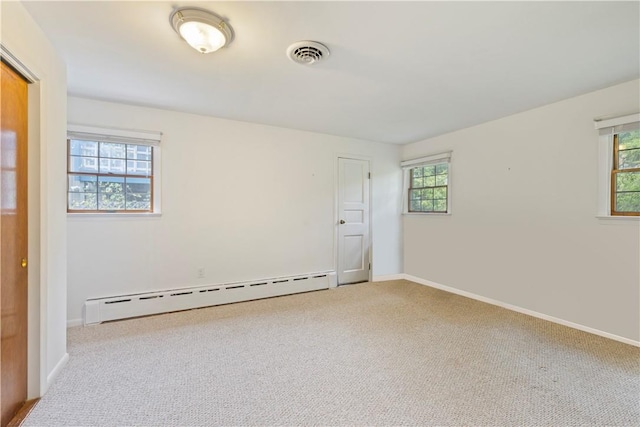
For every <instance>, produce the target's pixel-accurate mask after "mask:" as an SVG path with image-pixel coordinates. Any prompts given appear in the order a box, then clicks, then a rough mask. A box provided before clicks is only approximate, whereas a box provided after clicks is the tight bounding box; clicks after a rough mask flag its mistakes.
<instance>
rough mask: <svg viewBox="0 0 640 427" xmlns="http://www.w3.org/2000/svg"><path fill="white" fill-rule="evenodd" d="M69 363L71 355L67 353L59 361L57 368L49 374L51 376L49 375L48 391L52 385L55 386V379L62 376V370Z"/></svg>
mask: <svg viewBox="0 0 640 427" xmlns="http://www.w3.org/2000/svg"><path fill="white" fill-rule="evenodd" d="M68 361H69V353H65V354H64V356H62V358H61V359H60V360H59V361H58V363H57V364H56V366H55V368H53V369H52V370H51V372H49V375H47V390H48V389H49V387H50V386H51V384H53V382H54V381H55V379H56V378H57V377H58V375H59V374H60V371H62V368H64V367H65V365H66V364H67V362H68ZM47 390H43V392H42V395H44V394H45V393H46V391H47Z"/></svg>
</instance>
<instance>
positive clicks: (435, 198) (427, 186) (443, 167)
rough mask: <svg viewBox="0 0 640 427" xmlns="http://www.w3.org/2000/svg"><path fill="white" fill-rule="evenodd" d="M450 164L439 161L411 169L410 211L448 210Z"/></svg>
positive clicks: (442, 211)
mask: <svg viewBox="0 0 640 427" xmlns="http://www.w3.org/2000/svg"><path fill="white" fill-rule="evenodd" d="M448 175H449V165H448V164H447V163H438V164H435V165H428V166H420V167H417V168H413V169H411V170H410V171H409V177H410V184H409V212H440V213H446V212H447V178H448Z"/></svg>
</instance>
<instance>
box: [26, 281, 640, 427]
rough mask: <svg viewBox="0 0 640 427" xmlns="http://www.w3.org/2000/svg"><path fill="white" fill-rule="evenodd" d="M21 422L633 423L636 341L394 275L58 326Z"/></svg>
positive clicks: (639, 419)
mask: <svg viewBox="0 0 640 427" xmlns="http://www.w3.org/2000/svg"><path fill="white" fill-rule="evenodd" d="M69 354H70V360H69V363H68V365H67V366H66V367H65V368H64V369H63V371H62V372H61V374H60V376H59V378H58V380H57V381H56V382H55V383H54V384H53V385H52V387H51V388H50V390H49V392H48V393H47V394H46V395H45V396H44V397H43V398H42V400H41V401H40V402H39V404H38V405H37V406H36V407H35V409H34V410H33V411H32V412H31V414H30V415H29V416H28V418H27V419H26V421H25V423H24V424H23V425H25V426H72V425H78V426H122V425H136V426H143V425H144V426H214V425H381V426H382V425H420V426H432V425H439V426H463V425H472V426H479V425H490V426H525V425H535V426H613V425H619V426H638V425H640V349H638V348H635V347H632V346H629V345H626V344H622V343H618V342H615V341H611V340H608V339H605V338H600V337H597V336H594V335H591V334H587V333H583V332H580V331H576V330H573V329H569V328H566V327H563V326H559V325H555V324H552V323H549V322H545V321H543V320H539V319H535V318H532V317H528V316H525V315H521V314H518V313H513V312H510V311H508V310H504V309H501V308H497V307H494V306H491V305H488V304H484V303H480V302H477V301H473V300H470V299H467V298H463V297H460V296H456V295H452V294H449V293H446V292H442V291H439V290H434V289H431V288H428V287H425V286H421V285H417V284H414V283H411V282H407V281H393V282H382V283H366V284H360V285H351V286H345V287H341V288H338V289H336V290H326V291H318V292H311V293H307V294H299V295H293V296H287V297H280V298H272V299H268V300H261V301H252V302H245V303H238V304H232V305H226V306H219V307H211V308H205V309H200V310H192V311H186V312H181V313H173V314H166V315H160V316H153V317H146V318H140V319H132V320H126V321H120V322H113V323H108V324H102V325H99V326H92V327H81V328H72V329H70V330H69Z"/></svg>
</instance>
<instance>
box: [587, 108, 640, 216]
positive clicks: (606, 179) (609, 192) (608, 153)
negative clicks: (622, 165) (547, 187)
mask: <svg viewBox="0 0 640 427" xmlns="http://www.w3.org/2000/svg"><path fill="white" fill-rule="evenodd" d="M594 128H595V129H596V130H597V131H598V168H597V173H598V193H597V196H598V197H597V206H596V207H597V209H596V218H598V219H600V220H619V221H632V222H636V221H640V215H635V214H633V215H629V214H626V213H624V212H623V213H618V214H616V212H615V210H614V209H613V207H614V199H613V198H614V197H615V188H614V187H613V185H615V181H614V180H613V175H614V174H613V170H614V169H613V168H614V161H617V160H616V159H614V155H615V154H616V153H614V151H615V149H614V136H615V135H616V134H618V133H622V132H627V131H630V130H638V129H640V113H635V114H629V115H626V116H617V117H616V116H608V117H607V118H601V119H594ZM616 166H617V164H616Z"/></svg>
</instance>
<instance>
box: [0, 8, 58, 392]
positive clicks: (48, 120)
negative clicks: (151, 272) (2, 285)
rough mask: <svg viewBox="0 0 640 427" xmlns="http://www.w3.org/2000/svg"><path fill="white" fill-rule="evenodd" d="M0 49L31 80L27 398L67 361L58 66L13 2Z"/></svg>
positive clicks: (4, 10) (42, 389)
mask: <svg viewBox="0 0 640 427" xmlns="http://www.w3.org/2000/svg"><path fill="white" fill-rule="evenodd" d="M0 13H1V15H2V17H1V21H2V26H1V28H2V30H1V39H0V40H1V42H2V45H3V46H4V47H5V48H7V49H8V50H9V51H10V52H11V54H12V55H14V56H15V57H16V58H17V59H18V60H19V61H21V62H22V63H23V64H24V65H25V66H26V68H27V69H29V70H30V71H31V72H32V73H33V74H35V75H36V76H37V78H38V80H39V82H38V83H37V84H32V85H30V86H29V103H30V105H29V143H28V144H29V149H28V153H29V164H28V168H29V177H28V179H29V182H28V188H29V230H28V233H29V361H28V378H29V385H28V395H29V398H33V397H37V396H40V395H42V394H43V393H44V392H45V391H46V389H47V388H48V386H49V385H50V384H51V382H52V381H53V379H54V377H55V375H56V374H57V372H59V369H60V368H61V367H62V365H63V364H64V362H65V361H66V360H67V353H66V347H67V340H66V308H67V307H66V304H67V301H66V282H67V268H66V266H67V240H66V239H67V233H66V228H67V222H66V217H65V210H66V206H65V192H66V181H65V180H66V177H65V170H66V169H65V168H66V143H65V137H66V121H67V120H66V115H67V112H66V100H67V94H66V91H67V79H66V67H65V65H64V63H63V62H62V60H61V59H60V57H59V56H58V55H57V53H56V52H55V50H54V48H53V47H52V45H51V44H50V43H49V42H48V40H47V39H46V37H45V35H44V34H43V33H42V31H41V30H40V28H39V27H38V26H37V24H36V23H35V22H34V21H33V19H32V18H31V16H30V15H29V14H28V13H27V11H26V10H25V9H24V7H23V6H22V4H21V3H19V2H2V3H0Z"/></svg>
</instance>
